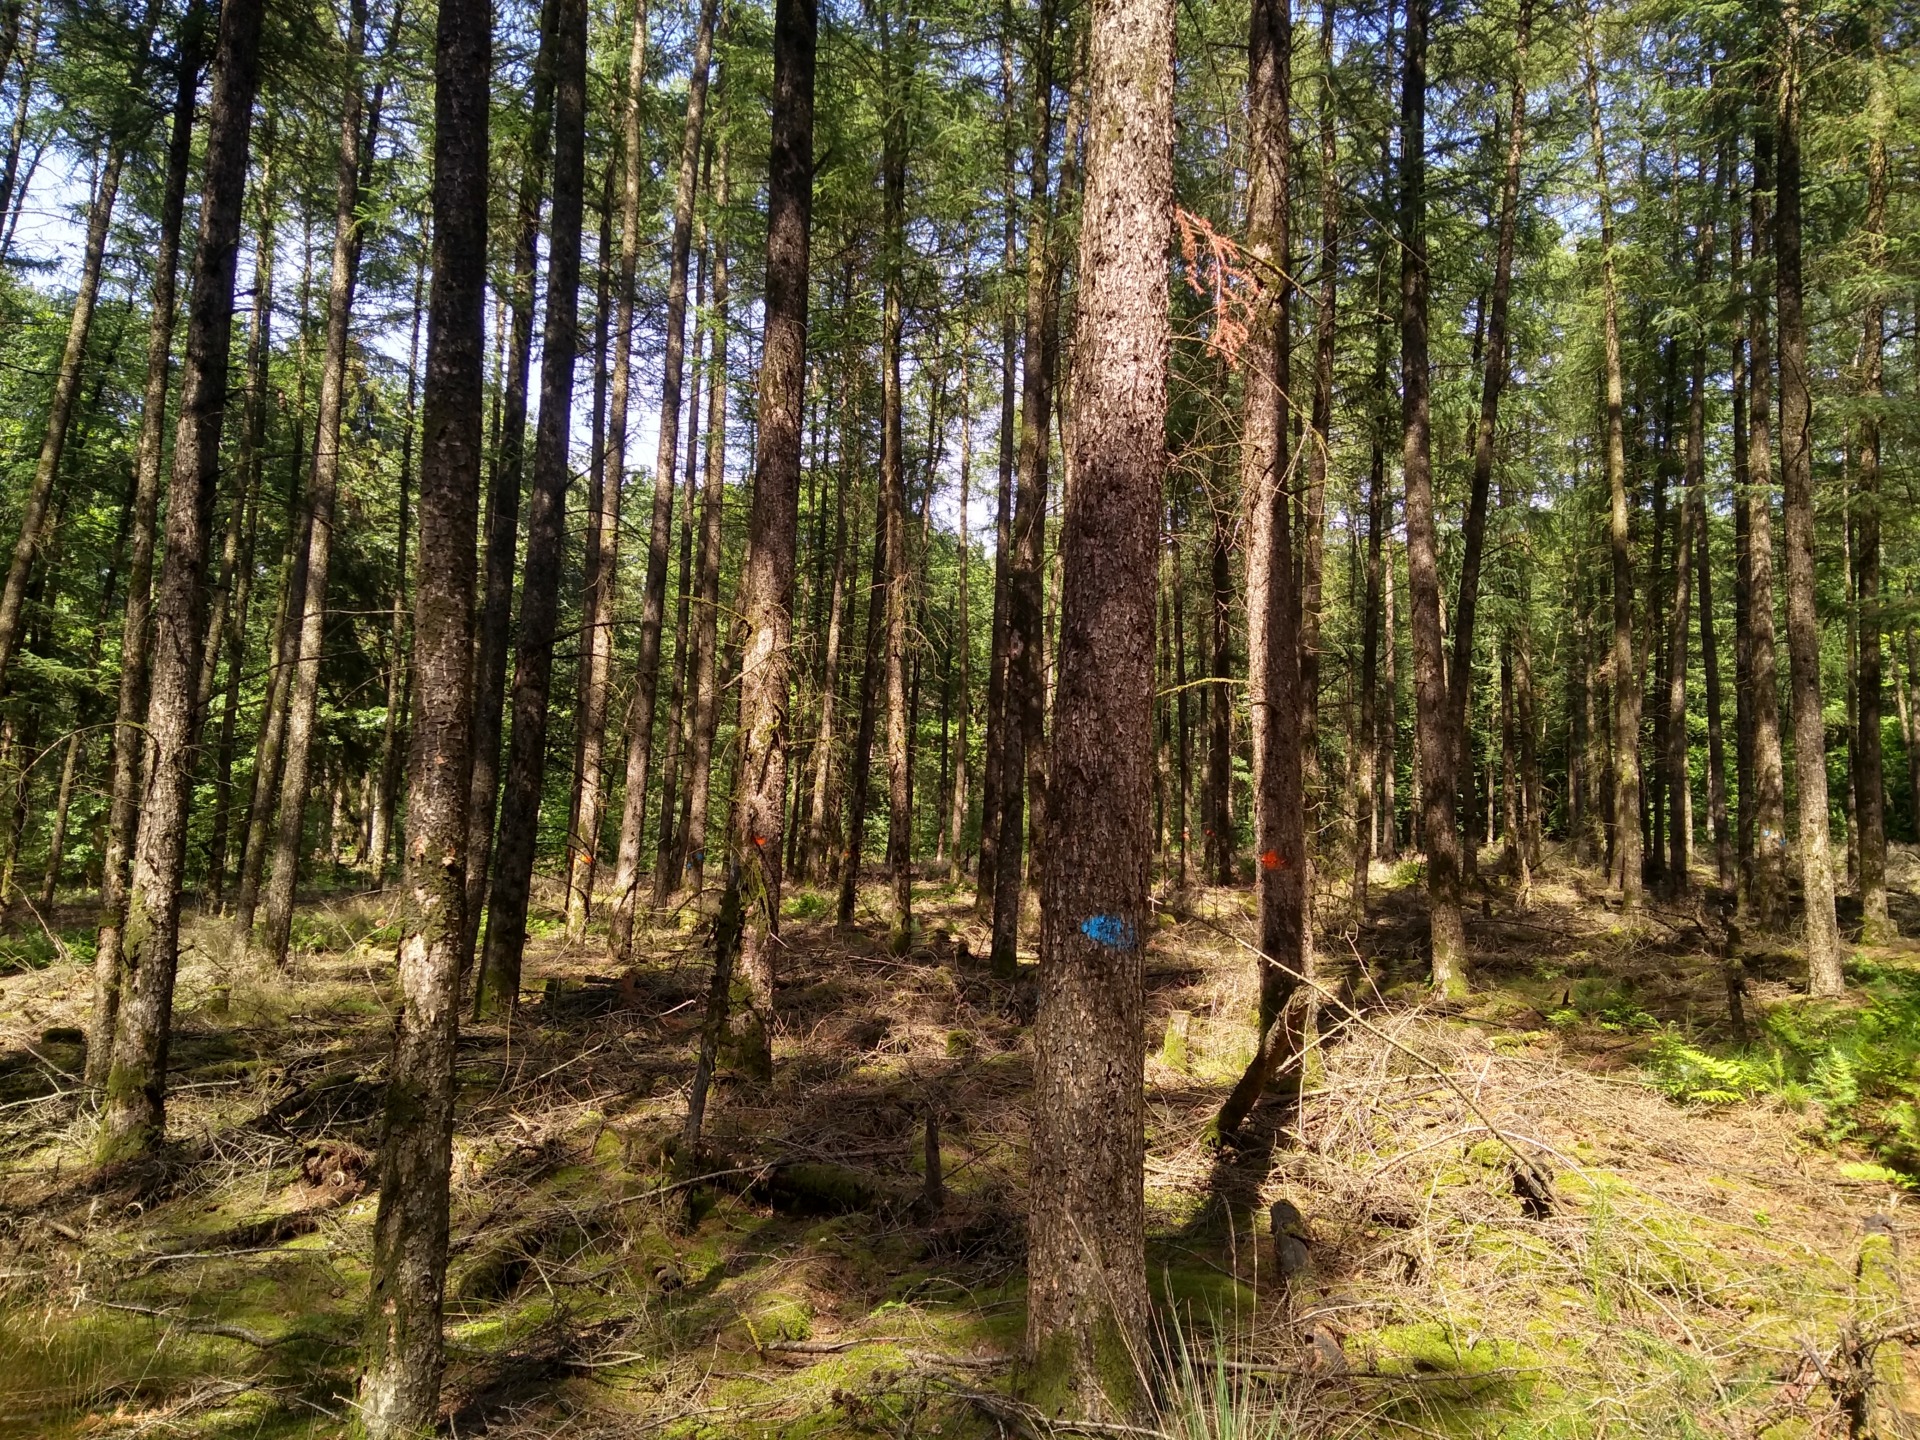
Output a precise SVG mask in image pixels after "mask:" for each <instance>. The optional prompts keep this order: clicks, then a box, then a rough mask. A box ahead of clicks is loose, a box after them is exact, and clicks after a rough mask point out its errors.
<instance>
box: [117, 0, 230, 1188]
mask: <svg viewBox="0 0 1920 1440" xmlns="http://www.w3.org/2000/svg"><path fill="white" fill-rule="evenodd" d="M263 9H264V6H263V5H262V3H261V0H227V3H226V4H225V5H223V6H222V7H221V11H220V36H219V41H218V45H217V48H216V50H215V54H214V62H213V98H212V102H211V105H210V107H209V110H208V116H207V131H206V137H207V138H206V158H205V160H204V162H203V174H204V176H205V180H204V190H203V193H202V197H201V205H200V231H199V236H198V243H197V245H196V247H195V254H194V271H193V291H192V298H191V300H190V301H189V307H188V319H187V349H186V364H185V365H184V367H183V368H182V372H181V378H180V424H179V428H178V430H177V432H176V434H175V439H174V447H173V478H172V483H171V484H170V486H169V489H168V501H167V531H166V550H165V559H164V561H163V562H162V564H161V567H160V580H159V586H158V590H157V593H156V595H155V597H154V606H153V617H154V639H153V663H152V683H151V687H150V698H149V700H148V704H147V726H146V738H147V746H148V749H149V751H150V752H151V763H150V769H149V773H150V775H151V777H152V778H151V780H150V781H149V782H148V784H147V787H146V796H145V800H144V803H143V804H142V806H141V815H140V826H139V830H138V833H137V835H136V838H135V842H134V862H133V880H132V885H131V887H130V893H129V896H128V906H127V920H126V929H125V940H124V951H125V957H126V959H125V966H124V972H123V973H124V974H125V975H126V977H127V979H126V981H125V982H123V994H124V998H123V1000H122V1003H121V1006H120V1013H119V1017H118V1023H117V1026H116V1032H115V1037H114V1051H113V1061H112V1065H111V1067H110V1069H109V1073H108V1075H107V1093H106V1102H105V1113H104V1116H103V1122H102V1126H101V1136H100V1156H101V1158H102V1159H103V1160H111V1159H115V1158H118V1157H122V1156H131V1155H138V1154H144V1153H146V1152H148V1151H149V1150H151V1149H152V1148H153V1147H155V1146H156V1145H158V1144H159V1143H160V1142H161V1141H162V1140H163V1139H164V1138H165V1134H166V1108H165V1106H166V1098H165V1097H166V1075H167V1045H168V1041H169V1039H170V1038H171V1033H172V1015H173V982H174V975H175V967H176V962H177V961H178V958H179V941H180V896H181V891H182V890H183V889H184V883H183V882H184V880H185V872H186V859H187V818H188V811H189V808H190V806H191V803H192V799H193V776H194V768H195V767H194V750H195V744H194V742H195V738H196V737H195V736H194V734H193V730H192V721H193V700H194V687H195V685H196V683H197V682H198V680H199V678H200V656H201V649H202V646H203V645H204V644H205V639H206V609H207V585H206V568H207V550H208V544H209V538H210V534H211V531H212V528H213V502H214V496H215V492H216V490H217V487H218V481H219V474H220V427H221V422H222V420H223V419H224V418H225V415H226V403H227V357H228V351H229V348H230V345H231V342H232V328H233V278H234V268H235V261H236V259H237V257H238V254H239V249H240V202H241V198H242V195H243V193H244V191H245V189H246V179H247V145H248V140H249V138H250V132H251V127H252V121H253V97H254V89H255V85H256V82H257V80H258V78H259V70H260V64H259V62H260V27H261V17H262V11H263Z"/></svg>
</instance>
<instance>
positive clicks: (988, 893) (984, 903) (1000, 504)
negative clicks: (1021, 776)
mask: <svg viewBox="0 0 1920 1440" xmlns="http://www.w3.org/2000/svg"><path fill="white" fill-rule="evenodd" d="M1013 97H1014V90H1013V4H1012V0H1001V6H1000V117H999V118H1000V135H1001V152H1000V159H1001V163H1000V187H1001V193H1002V195H1003V197H1004V199H1005V201H1006V205H1005V212H1006V213H1005V216H1004V220H1003V223H1002V226H1001V242H1000V264H1001V268H1002V270H1003V271H1004V272H1005V273H1006V275H1007V276H1009V277H1011V276H1013V275H1014V274H1016V273H1018V270H1017V262H1018V251H1017V248H1016V239H1015V235H1016V223H1015V215H1016V212H1017V211H1018V209H1019V198H1018V195H1017V193H1016V191H1015V188H1014V109H1015V105H1014V98H1013ZM1006 288H1007V290H1008V291H1009V292H1010V291H1011V289H1012V287H1011V286H1008V287H1006ZM1014 345H1015V326H1014V309H1013V299H1012V295H1011V293H1008V294H1007V295H1006V296H1005V298H1003V299H1002V301H1001V310H1000V472H999V474H1000V483H999V488H998V489H997V490H996V491H995V501H994V511H993V516H994V519H993V614H992V616H991V618H990V620H989V622H988V645H989V647H990V648H989V650H988V655H987V716H986V722H987V733H986V744H985V746H984V747H983V750H982V755H981V774H980V858H979V864H978V867H977V868H976V869H975V871H974V908H975V910H976V911H977V912H978V913H979V914H980V915H981V916H982V917H983V918H986V917H990V916H991V915H992V914H993V887H994V885H995V883H996V882H997V881H998V879H999V871H1000V862H999V853H1000V825H1001V818H1000V816H1001V809H1002V806H1003V805H1004V803H1005V801H1004V796H1005V788H1004V781H1005V779H1006V776H1007V773H1008V771H1007V765H1006V755H1005V751H1006V736H1007V638H1008V629H1009V626H1008V604H1009V601H1008V596H1007V587H1008V585H1009V583H1010V582H1011V576H1012V573H1013V570H1012V559H1013V467H1014V406H1013V392H1014V386H1013V370H1014V365H1013V360H1014Z"/></svg>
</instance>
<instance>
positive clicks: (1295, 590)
mask: <svg viewBox="0 0 1920 1440" xmlns="http://www.w3.org/2000/svg"><path fill="white" fill-rule="evenodd" d="M1292 47H1293V16H1292V13H1291V8H1290V5H1289V3H1288V0H1254V4H1253V8H1252V11H1251V14H1250V16H1249V26H1248V40H1247V112H1248V115H1249V138H1248V145H1249V155H1250V157H1251V167H1250V168H1251V175H1250V180H1249V190H1248V199H1247V252H1248V255H1249V257H1250V258H1251V259H1252V260H1253V261H1254V263H1255V265H1256V266H1257V267H1258V270H1259V273H1260V275H1261V277H1262V281H1261V289H1260V294H1259V298H1258V300H1257V301H1256V306H1255V310H1254V314H1253V318H1252V321H1251V323H1250V325H1249V327H1248V328H1249V332H1250V337H1249V341H1248V347H1247V350H1246V352H1245V354H1246V357H1247V368H1246V392H1245V393H1246V399H1245V409H1244V412H1243V419H1242V421H1241V441H1240V488H1241V493H1242V495H1243V496H1244V497H1245V503H1246V505H1247V507H1248V510H1249V512H1250V517H1249V518H1250V522H1251V523H1250V525H1249V529H1250V530H1251V532H1252V542H1251V545H1250V547H1249V550H1248V555H1247V670H1248V678H1249V689H1250V691H1251V706H1252V713H1253V737H1254V745H1253V787H1254V790H1253V797H1254V798H1253V832H1254V833H1253V850H1254V855H1255V857H1256V860H1257V863H1258V866H1259V868H1258V869H1257V870H1256V871H1255V872H1254V874H1255V890H1254V895H1255V902H1256V906H1257V912H1256V919H1255V923H1256V926H1257V928H1258V943H1259V951H1260V955H1259V960H1258V962H1257V963H1258V966H1259V984H1260V1004H1259V1022H1258V1023H1259V1035H1260V1038H1259V1043H1258V1047H1257V1049H1256V1051H1255V1054H1254V1057H1253V1059H1252V1061H1251V1062H1250V1063H1249V1064H1248V1066H1247V1069H1246V1072H1245V1073H1244V1074H1243V1075H1242V1076H1241V1078H1240V1081H1239V1082H1238V1083H1237V1084H1236V1085H1235V1086H1234V1087H1233V1090H1232V1092H1231V1093H1230V1094H1229V1095H1228V1096H1227V1099H1226V1102H1225V1103H1224V1104H1223V1105H1222V1106H1221V1107H1220V1113H1219V1116H1218V1118H1217V1119H1216V1121H1215V1122H1214V1123H1215V1131H1216V1133H1217V1134H1218V1135H1220V1136H1230V1135H1232V1134H1234V1132H1235V1131H1237V1130H1238V1129H1239V1128H1240V1124H1241V1122H1242V1121H1243V1120H1245V1119H1246V1117H1247V1115H1248V1114H1249V1113H1250V1112H1251V1111H1252V1109H1253V1106H1254V1105H1255V1103H1256V1102H1258V1100H1259V1099H1260V1096H1261V1093H1262V1092H1263V1091H1264V1090H1265V1089H1266V1086H1267V1084H1268V1082H1269V1081H1270V1080H1271V1079H1272V1078H1273V1076H1274V1075H1275V1073H1276V1072H1277V1071H1278V1069H1279V1067H1280V1066H1281V1065H1282V1064H1284V1063H1287V1062H1289V1061H1292V1060H1293V1059H1295V1058H1296V1056H1297V1044H1298V1041H1299V1038H1300V1037H1299V1034H1298V1033H1296V1032H1297V1029H1298V1027H1291V1026H1282V1025H1280V1024H1279V1023H1278V1022H1279V1019H1280V1014H1281V1012H1282V1010H1284V1009H1285V1008H1286V1005H1287V1001H1288V998H1289V997H1290V996H1291V995H1292V994H1293V991H1294V987H1295V985H1297V984H1298V983H1299V982H1300V981H1301V979H1302V977H1305V976H1307V975H1308V974H1309V972H1310V970H1311V967H1312V953H1313V935H1312V922H1311V918H1310V916H1309V914H1308V908H1307V907H1308V902H1309V898H1310V897H1309V891H1308V888H1307V814H1306V773H1305V772H1306V762H1305V755H1304V752H1305V751H1306V750H1307V748H1308V747H1309V746H1310V745H1311V743H1312V737H1311V736H1310V735H1309V734H1307V733H1305V732H1303V730H1302V729H1301V726H1302V722H1303V721H1304V720H1305V718H1306V708H1307V707H1306V705H1305V702H1304V701H1303V698H1302V688H1303V677H1302V675H1301V651H1302V642H1303V635H1302V621H1301V609H1302V603H1303V598H1304V597H1303V593H1302V589H1301V585H1302V582H1300V581H1297V580H1296V578H1295V571H1294V555H1293V536H1292V515H1291V510H1292V506H1291V503H1290V500H1291V491H1292V489H1293V485H1292V479H1293V467H1292V465H1291V463H1290V462H1289V458H1288V440H1289V438H1290V437H1289V429H1290V424H1291V418H1292V404H1291V400H1290V398H1289V390H1290V384H1289V380H1288V377H1289V374H1290V373H1291V367H1290V361H1291V356H1292V339H1291V333H1290V332H1291V330H1292V307H1291V304H1290V300H1291V296H1290V291H1291V290H1292V285H1291V283H1290V282H1289V281H1287V280H1285V279H1280V280H1278V281H1277V282H1276V281H1274V280H1273V279H1272V278H1271V277H1272V276H1273V275H1274V273H1275V272H1276V271H1277V272H1278V273H1279V274H1280V275H1281V276H1285V275H1286V274H1287V273H1289V271H1288V248H1289V246H1288V240H1289V235H1288V209H1289V195H1290V190H1289V186H1290V178H1291V177H1290V172H1291V168H1292V158H1293V157H1292V146H1291V141H1290V136H1289V128H1290V122H1289V110H1290V103H1291V88H1292V66H1293V59H1292ZM1094 333H1095V334H1098V333H1099V332H1097V331H1096V332H1094Z"/></svg>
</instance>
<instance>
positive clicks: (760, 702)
mask: <svg viewBox="0 0 1920 1440" xmlns="http://www.w3.org/2000/svg"><path fill="white" fill-rule="evenodd" d="M818 25H819V20H818V12H817V7H816V5H815V0H776V4H775V9H774V33H773V130H772V144H771V150H770V154H769V168H768V182H767V280H766V288H765V292H764V293H765V295H766V301H765V314H766V325H765V339H764V342H763V346H762V353H761V362H760V408H759V426H758V429H759V436H758V442H759V443H758V447H757V450H758V453H757V454H756V455H755V457H754V484H753V504H752V509H751V510H750V512H749V514H748V522H747V523H748V529H747V559H746V568H745V570H744V571H743V572H742V575H741V585H740V610H741V614H742V616H743V618H744V620H745V622H746V645H745V649H744V650H743V651H742V653H741V657H740V727H739V728H740V732H741V750H740V773H739V778H738V782H737V788H736V791H735V814H734V824H733V836H732V851H733V859H732V870H733V873H732V875H731V876H730V877H729V880H728V883H729V885H730V886H738V887H739V890H740V896H741V901H742V904H741V914H742V931H741V946H740V966H739V973H740V979H741V986H740V990H741V992H742V993H741V994H740V996H739V998H740V1000H741V1002H743V1003H740V1004H736V1005H735V1006H734V1007H733V1010H734V1016H733V1021H732V1027H733V1036H732V1038H733V1042H734V1047H735V1049H736V1052H737V1053H738V1055H739V1057H740V1060H741V1062H742V1064H743V1066H744V1067H745V1068H746V1069H747V1070H748V1072H749V1073H751V1074H755V1075H758V1076H762V1077H764V1076H767V1075H770V1074H771V1073H772V1069H773V1034H772V1025H773V990H774V978H775V977H774V955H775V947H776V946H777V945H778V943H779V940H778V932H779V927H780V860H781V854H780V851H781V842H782V838H783V837H782V834H781V827H782V825H783V824H784V822H785V819H786V813H785V812H786V805H785V796H786V784H787V744H788V734H787V725H788V710H789V706H790V704H791V700H792V696H791V689H792V682H791V675H792V655H791V653H790V652H791V649H792V643H793V568H794V548H795V538H796V535H795V532H796V531H797V529H798V528H799V523H800V426H801V419H802V412H803V408H804V405H805V397H806V367H807V284H808V274H809V253H808V241H809V238H810V237H809V230H810V228H811V221H812V216H813V75H814V50H815V45H816V42H817V39H818Z"/></svg>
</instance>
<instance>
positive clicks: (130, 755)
mask: <svg viewBox="0 0 1920 1440" xmlns="http://www.w3.org/2000/svg"><path fill="white" fill-rule="evenodd" d="M35 13H36V15H37V14H38V10H37V8H36V12H35ZM203 15H204V11H201V12H199V13H194V12H190V13H189V20H188V21H187V22H183V23H184V24H186V25H187V26H188V28H187V29H186V30H185V31H184V32H183V33H184V34H186V35H189V36H194V37H198V36H200V35H201V32H202V30H203V28H204V19H203ZM36 24H37V21H36ZM200 48H201V46H200V43H199V41H198V40H195V41H194V42H193V43H192V44H191V46H190V47H188V48H183V50H182V53H181V56H180V60H179V70H180V73H179V75H178V76H177V77H176V82H175V87H174V102H173V117H172V121H171V128H170V130H169V131H168V138H167V169H166V178H165V180H164V182H163V188H162V190H161V193H160V217H159V218H160V230H159V237H158V241H157V243H156V246H155V254H154V259H153V267H154V268H153V291H152V299H151V302H150V309H149V312H148V314H149V320H148V326H147V375H146V384H145V386H144V388H143V389H142V391H141V409H140V432H139V438H138V439H137V440H136V441H135V447H134V467H133V476H134V479H133V509H132V515H131V534H130V535H129V537H128V563H127V571H128V574H127V600H126V609H125V613H124V619H123V620H122V623H121V628H120V685H119V692H118V699H117V701H116V708H115V712H114V724H113V768H112V779H111V781H110V782H109V783H110V785H111V790H110V791H109V795H108V800H107V843H106V846H105V853H104V855H103V857H102V859H101V887H100V888H101V895H100V929H99V933H98V940H97V944H96V948H95V950H94V964H93V1010H92V1012H91V1018H90V1019H89V1021H88V1025H87V1059H86V1080H87V1083H88V1084H89V1085H92V1086H99V1085H103V1084H105V1083H106V1079H107V1067H108V1065H109V1064H110V1063H111V1061H112V1058H113V1036H114V1024H115V1018H116V1016H117V1015H118V1012H119V1004H120V985H121V979H122V976H121V953H122V944H123V940H124V936H125V931H124V928H123V927H124V924H125V921H126V909H127V885H128V881H129V878H130V877H129V875H128V867H129V865H130V864H131V857H132V851H133V840H134V829H135V826H136V825H137V824H138V823H139V818H140V817H139V785H140V759H141V755H142V753H143V751H144V748H145V746H144V737H143V736H142V734H141V727H140V722H141V720H142V718H143V716H144V712H145V706H146V699H147V663H148V656H149V654H150V642H151V639H152V634H151V629H150V626H149V617H150V614H151V611H152V608H153V532H154V524H155V521H156V519H157V517H158V513H159V508H160V461H161V450H162V447H163V446H164V444H165V440H166V406H167V381H168V379H169V372H170V370H171V360H172V356H173V326H174V320H175V318H176V316H177V314H178V309H179V307H178V304H177V303H176V291H177V283H176V282H177V278H178V276H179V271H180V227H181V223H182V217H183V215H184V212H185V208H186V193H187V172H188V170H189V168H190V166H191V163H192V158H193V112H194V109H195V104H196V101H197V98H198V92H199V84H200V69H201V63H200V62H201V55H200V53H199V51H200ZM255 271H256V275H255V285H256V288H258V289H259V290H261V291H262V292H263V293H271V290H272V275H273V269H272V262H271V256H270V254H269V258H268V261H267V263H266V265H265V267H264V269H263V268H262V267H261V265H260V264H259V262H258V261H257V260H256V264H255ZM257 313H258V312H257V311H256V315H257Z"/></svg>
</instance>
